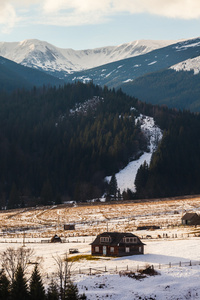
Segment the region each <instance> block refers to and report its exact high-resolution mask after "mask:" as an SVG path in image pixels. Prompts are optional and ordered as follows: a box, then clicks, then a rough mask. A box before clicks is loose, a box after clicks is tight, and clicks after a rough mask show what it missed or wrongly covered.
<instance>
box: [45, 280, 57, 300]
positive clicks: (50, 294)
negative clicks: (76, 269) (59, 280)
mask: <svg viewBox="0 0 200 300" xmlns="http://www.w3.org/2000/svg"><path fill="white" fill-rule="evenodd" d="M47 300H59V292H58V286H57V284H56V283H55V282H54V280H53V279H52V280H51V283H50V285H49V287H48V291H47Z"/></svg>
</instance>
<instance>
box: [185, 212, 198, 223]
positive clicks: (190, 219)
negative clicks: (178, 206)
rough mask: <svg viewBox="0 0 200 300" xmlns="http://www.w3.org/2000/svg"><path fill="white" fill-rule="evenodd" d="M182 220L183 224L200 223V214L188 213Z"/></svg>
mask: <svg viewBox="0 0 200 300" xmlns="http://www.w3.org/2000/svg"><path fill="white" fill-rule="evenodd" d="M181 221H182V224H183V225H200V216H199V215H198V214H197V213H186V214H185V215H184V216H183V217H182V219H181Z"/></svg>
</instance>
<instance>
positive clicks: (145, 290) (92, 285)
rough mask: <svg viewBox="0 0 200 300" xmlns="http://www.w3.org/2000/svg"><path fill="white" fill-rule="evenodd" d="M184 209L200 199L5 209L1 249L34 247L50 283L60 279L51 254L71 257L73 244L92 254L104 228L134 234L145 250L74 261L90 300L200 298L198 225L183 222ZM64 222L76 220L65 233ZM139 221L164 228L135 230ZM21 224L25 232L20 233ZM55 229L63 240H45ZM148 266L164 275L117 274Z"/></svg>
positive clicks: (198, 205)
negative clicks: (134, 253)
mask: <svg viewBox="0 0 200 300" xmlns="http://www.w3.org/2000/svg"><path fill="white" fill-rule="evenodd" d="M185 211H187V212H197V213H199V212H200V197H194V198H190V199H189V198H187V197H185V198H182V199H174V200H173V199H168V200H166V201H161V200H159V199H158V200H157V201H149V202H145V203H131V202H130V203H124V204H122V203H118V204H112V205H108V204H99V205H97V204H94V205H88V206H76V207H61V206H60V207H56V206H55V207H45V208H32V209H29V210H28V209H27V210H24V211H22V210H18V211H16V210H15V211H10V212H1V214H0V216H1V231H0V233H1V235H0V252H2V251H3V250H6V249H7V248H8V247H14V248H17V247H20V246H22V245H24V244H25V247H27V248H32V249H34V256H33V257H32V258H31V262H33V263H34V262H36V261H38V259H39V260H41V272H42V274H43V278H44V281H45V282H49V280H51V278H52V277H53V278H56V269H57V267H56V262H55V260H54V258H53V257H56V256H60V257H64V255H65V253H67V254H68V256H69V257H71V256H73V255H71V254H69V249H71V248H77V249H78V251H79V254H81V255H83V254H86V255H88V254H90V247H91V246H90V243H91V242H92V240H93V239H94V238H95V236H96V234H98V233H101V232H103V231H107V230H108V231H121V232H123V231H127V232H133V233H134V234H136V235H138V236H139V237H140V238H141V239H142V241H143V242H144V243H145V244H146V246H145V254H144V255H136V256H129V257H121V258H107V257H101V258H100V259H99V260H85V259H83V260H80V261H78V262H74V263H73V264H72V269H71V270H72V279H73V280H74V281H75V282H76V283H77V284H78V288H79V291H80V292H81V293H82V292H85V294H86V295H87V297H88V299H89V300H95V299H115V300H128V299H159V300H163V299H200V285H199V278H200V277H199V276H200V237H199V234H200V227H197V228H194V227H182V226H180V224H181V217H182V214H183V213H184V212H185ZM66 223H75V225H76V227H75V230H73V231H64V230H63V225H64V224H66ZM141 225H157V226H159V227H160V228H158V229H156V230H152V231H148V230H137V226H141ZM22 227H23V228H25V231H24V232H25V234H24V232H23V231H22V232H21V231H20V229H21V228H22ZM11 229H12V230H11ZM55 233H57V234H58V235H59V236H61V237H62V239H63V241H64V242H63V243H58V244H52V243H43V242H41V241H45V240H46V241H47V240H49V239H50V237H52V236H53V235H54V234H55ZM147 235H148V236H151V237H152V238H147ZM180 262H181V263H180ZM190 262H191V263H190ZM186 263H187V264H186ZM185 264H186V265H185ZM147 265H150V266H151V265H154V268H155V269H156V270H157V271H158V272H159V273H160V275H157V276H153V277H147V278H145V279H142V280H136V279H132V278H128V277H126V276H121V277H120V275H119V271H122V270H127V268H128V270H133V271H136V270H137V269H143V268H145V267H146V266H147ZM170 266H171V267H170ZM32 267H33V265H30V270H31V268H32ZM90 268H91V275H90ZM97 270H98V272H97ZM105 270H106V272H105ZM79 273H81V274H79Z"/></svg>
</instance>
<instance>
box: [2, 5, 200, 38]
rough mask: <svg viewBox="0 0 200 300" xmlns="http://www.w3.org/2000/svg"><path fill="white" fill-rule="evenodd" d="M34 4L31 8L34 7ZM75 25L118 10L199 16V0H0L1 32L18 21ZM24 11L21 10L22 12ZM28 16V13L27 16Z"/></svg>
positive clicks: (106, 17)
mask: <svg viewBox="0 0 200 300" xmlns="http://www.w3.org/2000/svg"><path fill="white" fill-rule="evenodd" d="M33 7H34V9H33ZM25 11H26V12H27V15H28V16H29V22H30V23H39V24H49V25H59V26H77V25H84V24H97V23H103V22H107V21H108V20H110V18H111V17H113V16H115V15H118V14H120V13H129V14H132V15H134V14H137V13H148V14H153V15H159V16H164V17H168V18H179V19H188V20H189V19H197V18H200V1H199V0H151V1H150V0H123V1H122V0H100V1H97V0H73V1H72V0H0V24H1V25H2V26H3V30H4V32H6V31H8V32H9V30H11V29H12V28H13V27H14V26H15V25H16V24H17V23H20V22H23V20H26V23H27V19H26V17H27V15H26V14H25ZM22 12H23V13H22ZM30 16H31V17H30Z"/></svg>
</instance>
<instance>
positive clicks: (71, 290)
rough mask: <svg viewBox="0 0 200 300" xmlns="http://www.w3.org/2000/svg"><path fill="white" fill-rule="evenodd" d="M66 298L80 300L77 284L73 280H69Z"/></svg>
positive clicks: (66, 299) (67, 299)
mask: <svg viewBox="0 0 200 300" xmlns="http://www.w3.org/2000/svg"><path fill="white" fill-rule="evenodd" d="M64 300H79V294H78V288H77V285H76V284H74V283H73V282H72V281H69V283H68V284H67V288H66V291H65V299H64Z"/></svg>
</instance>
